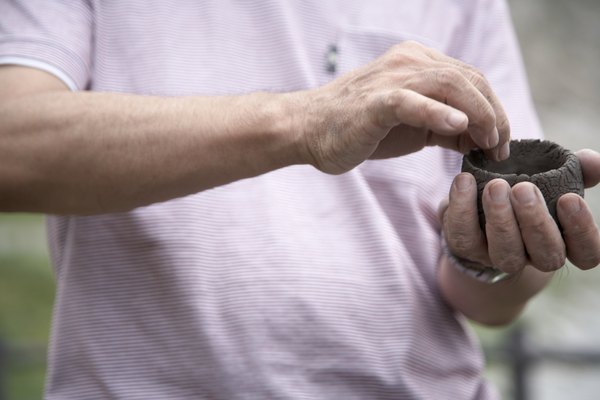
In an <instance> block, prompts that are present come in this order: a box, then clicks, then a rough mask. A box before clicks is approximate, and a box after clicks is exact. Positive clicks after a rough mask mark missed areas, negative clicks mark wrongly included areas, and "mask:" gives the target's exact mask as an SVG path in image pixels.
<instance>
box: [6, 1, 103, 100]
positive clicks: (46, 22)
mask: <svg viewBox="0 0 600 400" xmlns="http://www.w3.org/2000/svg"><path fill="white" fill-rule="evenodd" d="M92 35H93V12H92V6H91V4H90V3H89V1H88V0H51V1H49V0H1V1H0V64H15V65H24V66H28V67H33V68H39V69H41V70H44V71H46V72H49V73H51V74H53V75H55V76H56V77H58V78H59V79H61V80H62V81H63V82H64V83H65V84H66V85H67V86H68V87H69V88H70V89H71V90H84V89H86V88H87V87H88V86H89V82H90V71H91V68H92V66H91V64H92V61H91V60H92V54H91V52H92Z"/></svg>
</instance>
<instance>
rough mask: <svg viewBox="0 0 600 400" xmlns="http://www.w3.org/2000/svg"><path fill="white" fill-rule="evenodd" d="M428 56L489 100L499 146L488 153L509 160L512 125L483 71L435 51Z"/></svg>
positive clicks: (430, 51)
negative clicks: (451, 68)
mask: <svg viewBox="0 0 600 400" xmlns="http://www.w3.org/2000/svg"><path fill="white" fill-rule="evenodd" d="M427 54H428V55H429V56H430V57H431V58H432V59H433V60H436V61H438V62H440V63H445V64H450V65H452V66H454V67H455V68H456V69H457V70H458V71H459V72H460V73H461V74H463V75H464V76H465V78H466V79H467V80H468V81H469V82H471V83H472V84H473V85H474V86H475V87H476V88H477V89H478V90H479V91H480V92H481V94H483V96H484V97H485V98H486V99H487V101H488V103H489V104H490V105H491V106H492V109H493V110H494V114H495V117H496V128H497V129H498V136H499V140H498V145H497V146H496V147H494V148H493V149H492V150H491V151H489V152H488V153H489V155H491V156H492V157H493V158H494V159H495V160H497V161H500V160H505V159H507V158H508V157H509V155H510V146H509V142H510V124H509V121H508V116H507V115H506V112H505V111H504V107H502V103H501V102H500V100H499V99H498V96H496V93H495V92H494V90H493V89H492V87H491V85H490V83H489V82H488V80H487V79H486V78H485V76H484V75H483V73H481V71H479V70H478V69H477V68H475V67H474V66H472V65H469V64H467V63H465V62H463V61H461V60H457V59H455V58H452V57H450V56H447V55H446V54H443V53H441V52H439V51H437V50H435V49H429V50H428V51H427Z"/></svg>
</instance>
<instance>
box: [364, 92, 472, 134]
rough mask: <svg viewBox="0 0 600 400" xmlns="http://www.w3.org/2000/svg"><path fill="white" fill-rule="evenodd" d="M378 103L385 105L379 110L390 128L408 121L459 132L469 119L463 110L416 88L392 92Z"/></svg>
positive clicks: (450, 132)
mask: <svg viewBox="0 0 600 400" xmlns="http://www.w3.org/2000/svg"><path fill="white" fill-rule="evenodd" d="M377 106H378V107H380V108H382V109H383V112H381V111H380V112H379V113H377V114H376V115H379V117H380V118H381V119H380V124H381V125H382V126H384V127H387V128H392V127H394V126H397V125H400V124H406V125H410V126H414V127H418V128H426V129H429V130H432V131H434V132H438V133H440V134H446V135H456V134H458V133H460V132H463V131H464V130H465V129H466V128H467V125H468V122H469V120H468V118H467V116H466V115H465V113H463V112H462V111H459V110H457V109H455V108H453V107H451V106H449V105H446V104H443V103H440V102H439V101H437V100H434V99H431V98H429V97H426V96H423V95H422V94H419V93H417V92H414V91H412V90H406V89H402V90H397V91H394V92H392V93H388V94H387V95H386V96H385V97H384V98H382V99H381V102H379V104H377Z"/></svg>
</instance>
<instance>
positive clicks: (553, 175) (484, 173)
mask: <svg viewBox="0 0 600 400" xmlns="http://www.w3.org/2000/svg"><path fill="white" fill-rule="evenodd" d="M462 171H463V172H469V173H471V174H472V175H473V176H474V177H475V180H476V181H477V190H478V194H477V206H478V209H479V224H480V226H481V228H482V229H483V230H484V232H485V214H484V213H483V206H482V203H481V196H482V193H483V188H484V187H485V185H486V184H487V183H488V182H489V181H491V180H492V179H496V178H501V179H504V180H505V181H507V182H508V183H509V185H510V186H511V187H512V186H514V185H516V184H517V183H519V182H531V183H533V184H535V185H536V186H537V187H538V188H539V189H540V191H541V192H542V194H543V195H544V199H545V200H546V204H547V205H548V211H549V212H550V215H552V217H553V218H554V220H555V221H556V223H557V225H558V226H559V227H560V224H559V222H558V218H557V216H556V202H557V201H558V199H559V198H560V196H562V195H563V194H565V193H577V194H578V195H580V196H582V197H583V190H584V185H583V174H582V172H581V165H580V164H579V160H578V159H577V156H576V155H575V154H574V153H573V152H571V151H569V150H567V149H564V148H562V147H561V146H559V145H558V144H556V143H553V142H550V141H547V140H532V139H528V140H512V141H511V142H510V157H509V158H508V159H506V160H504V161H492V160H488V159H486V158H485V155H484V153H483V151H481V150H473V151H471V152H470V153H468V154H467V155H465V156H464V157H463V163H462Z"/></svg>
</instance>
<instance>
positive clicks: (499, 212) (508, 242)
mask: <svg viewBox="0 0 600 400" xmlns="http://www.w3.org/2000/svg"><path fill="white" fill-rule="evenodd" d="M482 202H483V210H484V212H485V221H486V224H485V231H486V236H487V243H488V253H489V257H490V261H491V263H492V265H493V266H495V267H496V268H498V269H500V270H501V271H504V272H508V273H516V272H519V271H520V270H522V269H523V268H524V267H525V265H526V264H527V254H526V253H525V246H524V245H523V238H522V237H521V230H520V229H519V224H518V222H517V219H516V218H515V214H514V212H513V209H512V204H511V202H510V185H509V184H508V182H506V181H505V180H503V179H494V180H492V181H490V182H489V183H488V184H487V185H486V186H485V188H484V190H483V198H482Z"/></svg>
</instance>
